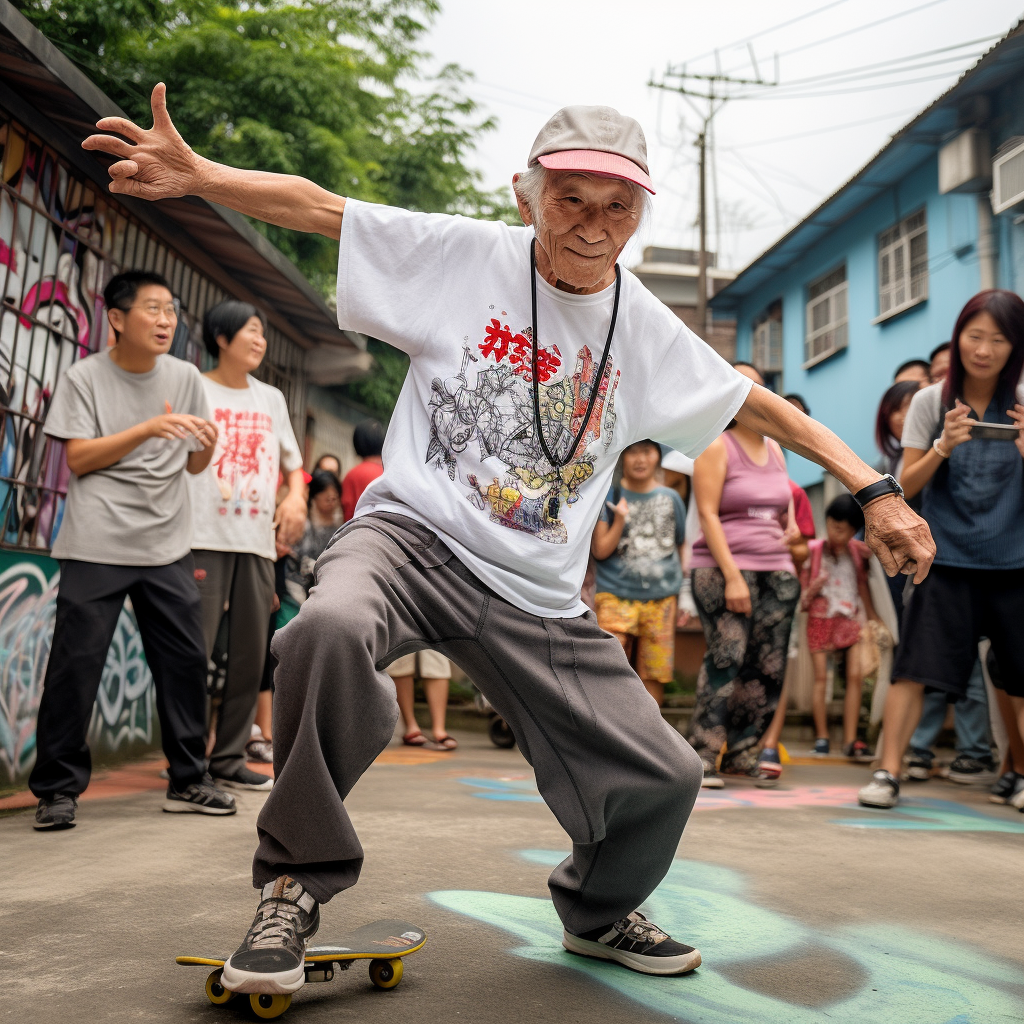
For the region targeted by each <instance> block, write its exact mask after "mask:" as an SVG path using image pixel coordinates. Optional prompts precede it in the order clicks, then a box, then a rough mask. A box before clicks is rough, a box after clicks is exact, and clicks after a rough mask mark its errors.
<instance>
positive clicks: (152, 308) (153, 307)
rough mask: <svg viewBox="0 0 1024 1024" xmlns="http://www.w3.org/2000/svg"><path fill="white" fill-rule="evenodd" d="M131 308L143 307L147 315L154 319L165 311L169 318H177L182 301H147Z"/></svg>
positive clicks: (130, 307)
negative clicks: (162, 302) (163, 302)
mask: <svg viewBox="0 0 1024 1024" xmlns="http://www.w3.org/2000/svg"><path fill="white" fill-rule="evenodd" d="M128 308H129V309H141V310H142V312H143V313H145V314H146V316H150V317H152V318H153V319H154V320H155V319H156V318H157V317H158V316H159V315H160V314H161V313H163V314H164V315H165V316H166V317H167V319H168V320H177V319H178V314H179V313H180V312H181V303H180V302H179V301H178V300H177V299H175V300H174V301H173V302H168V303H167V304H166V305H161V304H160V303H159V302H145V303H143V304H142V305H141V306H129V307H128Z"/></svg>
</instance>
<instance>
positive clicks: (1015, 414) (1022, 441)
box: [1006, 405, 1024, 455]
mask: <svg viewBox="0 0 1024 1024" xmlns="http://www.w3.org/2000/svg"><path fill="white" fill-rule="evenodd" d="M1006 412H1007V414H1008V415H1009V417H1010V419H1011V420H1013V422H1014V423H1016V424H1017V426H1018V427H1024V405H1015V406H1014V407H1013V408H1012V409H1007V410H1006ZM1014 444H1015V445H1016V446H1017V451H1019V452H1020V453H1021V455H1024V430H1019V431H1017V440H1016V441H1014Z"/></svg>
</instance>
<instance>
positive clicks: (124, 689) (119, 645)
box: [0, 553, 158, 785]
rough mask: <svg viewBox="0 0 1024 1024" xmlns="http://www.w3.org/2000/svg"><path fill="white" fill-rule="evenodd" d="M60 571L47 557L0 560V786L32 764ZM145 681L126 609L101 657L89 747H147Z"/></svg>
mask: <svg viewBox="0 0 1024 1024" xmlns="http://www.w3.org/2000/svg"><path fill="white" fill-rule="evenodd" d="M59 578H60V570H59V569H58V567H57V563H56V562H55V561H53V559H52V558H47V557H46V556H44V555H32V554H15V553H2V554H0V785H3V784H11V783H18V782H24V780H25V779H26V778H27V777H28V773H29V771H30V770H31V768H32V765H33V763H34V761H35V738H36V714H37V712H38V710H39V698H40V696H41V695H42V692H43V676H44V674H45V672H46V661H47V658H48V657H49V654H50V640H51V638H52V636H53V620H54V616H55V614H56V610H57V583H58V581H59ZM154 724H155V708H154V703H153V679H152V676H151V675H150V673H149V669H148V668H147V666H146V659H145V657H144V655H143V651H142V641H141V639H140V637H139V631H138V627H137V626H136V624H135V617H134V616H133V615H132V611H131V606H130V605H128V604H126V606H125V608H123V609H122V611H121V617H120V618H119V619H118V622H117V629H116V630H115V632H114V640H113V642H112V643H111V645H110V650H109V651H108V653H107V663H106V666H105V667H104V670H103V681H102V682H101V684H100V690H99V694H98V695H97V698H96V706H95V707H94V708H93V714H92V721H91V723H90V725H89V745H90V747H91V748H92V750H93V754H94V757H95V759H96V760H97V761H98V762H101V763H102V761H103V760H104V756H105V755H110V754H114V753H118V754H123V753H125V752H126V751H127V750H129V749H134V748H147V747H150V746H152V745H153V744H154V741H155V740H156V739H158V735H157V733H156V732H155V730H154Z"/></svg>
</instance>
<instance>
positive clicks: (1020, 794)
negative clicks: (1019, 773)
mask: <svg viewBox="0 0 1024 1024" xmlns="http://www.w3.org/2000/svg"><path fill="white" fill-rule="evenodd" d="M1008 803H1009V804H1010V806H1011V807H1016V808H1017V810H1018V811H1021V812H1024V788H1019V789H1018V790H1017V791H1016V792H1015V793H1014V794H1013V796H1011V797H1010V799H1009V801H1008Z"/></svg>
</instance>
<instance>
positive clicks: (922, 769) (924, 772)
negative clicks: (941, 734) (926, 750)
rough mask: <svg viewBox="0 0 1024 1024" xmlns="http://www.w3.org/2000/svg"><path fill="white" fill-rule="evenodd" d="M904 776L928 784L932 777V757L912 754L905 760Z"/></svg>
mask: <svg viewBox="0 0 1024 1024" xmlns="http://www.w3.org/2000/svg"><path fill="white" fill-rule="evenodd" d="M903 769H904V774H905V775H906V777H907V778H908V779H913V780H914V781H915V782H927V781H928V780H929V779H930V778H931V777H932V757H931V756H930V755H928V756H926V755H924V754H910V755H908V756H907V757H905V758H904V759H903Z"/></svg>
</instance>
